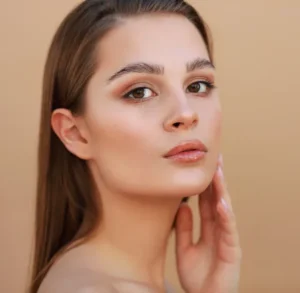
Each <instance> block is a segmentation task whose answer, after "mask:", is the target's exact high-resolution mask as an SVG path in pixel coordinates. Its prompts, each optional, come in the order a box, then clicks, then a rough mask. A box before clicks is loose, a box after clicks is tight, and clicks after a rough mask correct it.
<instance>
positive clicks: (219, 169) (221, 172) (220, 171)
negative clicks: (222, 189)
mask: <svg viewBox="0 0 300 293" xmlns="http://www.w3.org/2000/svg"><path fill="white" fill-rule="evenodd" d="M218 172H219V175H220V177H221V178H223V177H224V175H223V170H222V167H221V166H219V167H218Z"/></svg>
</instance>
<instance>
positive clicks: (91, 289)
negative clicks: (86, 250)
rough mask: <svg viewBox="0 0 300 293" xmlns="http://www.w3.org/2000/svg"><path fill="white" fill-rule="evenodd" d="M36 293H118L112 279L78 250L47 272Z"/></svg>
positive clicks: (64, 257)
mask: <svg viewBox="0 0 300 293" xmlns="http://www.w3.org/2000/svg"><path fill="white" fill-rule="evenodd" d="M38 293H119V291H118V290H117V289H116V287H115V286H114V282H113V279H112V278H110V277H109V276H108V275H106V274H105V273H104V272H102V271H100V270H98V269H97V268H95V267H94V266H93V264H92V263H91V261H89V260H87V258H86V257H84V255H80V252H79V251H78V250H74V252H73V251H70V252H68V253H66V254H65V255H64V256H63V257H62V258H61V259H60V260H59V261H57V262H56V263H55V264H54V265H53V266H52V267H51V268H50V270H49V272H48V273H47V275H46V277H45V278H44V280H43V282H42V284H41V286H40V288H39V290H38Z"/></svg>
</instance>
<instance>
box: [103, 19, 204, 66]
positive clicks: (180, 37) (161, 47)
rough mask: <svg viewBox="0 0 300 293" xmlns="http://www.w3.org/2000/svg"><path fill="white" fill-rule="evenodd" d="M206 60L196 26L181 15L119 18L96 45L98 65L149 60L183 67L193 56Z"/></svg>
mask: <svg viewBox="0 0 300 293" xmlns="http://www.w3.org/2000/svg"><path fill="white" fill-rule="evenodd" d="M198 57H201V58H206V59H209V56H208V52H207V50H206V47H205V44H204V41H203V39H202V37H201V35H200V33H199V32H198V30H197V28H196V27H195V26H194V25H193V24H192V23H191V22H190V21H189V20H188V19H187V18H185V17H184V16H181V15H175V14H148V15H147V14H146V15H141V16H137V17H132V18H128V19H124V20H122V22H121V24H119V25H118V26H116V27H115V28H114V29H112V30H111V31H110V32H108V33H107V34H106V35H105V37H104V38H103V39H102V40H101V42H100V44H99V51H98V58H99V64H101V67H102V68H106V69H108V70H109V69H110V68H114V69H117V68H119V67H121V66H124V65H125V64H128V63H133V62H141V61H142V62H150V63H156V64H161V65H163V66H164V67H165V68H166V71H167V70H168V68H172V67H173V68H174V67H176V66H178V67H183V68H184V69H185V64H186V62H187V61H190V60H192V59H194V58H198Z"/></svg>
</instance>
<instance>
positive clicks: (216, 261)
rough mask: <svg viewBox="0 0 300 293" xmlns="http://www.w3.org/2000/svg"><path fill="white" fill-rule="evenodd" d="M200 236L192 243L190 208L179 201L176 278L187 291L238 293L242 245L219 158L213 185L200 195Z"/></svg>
mask: <svg viewBox="0 0 300 293" xmlns="http://www.w3.org/2000/svg"><path fill="white" fill-rule="evenodd" d="M199 212H200V218H201V237H200V239H199V240H198V242H197V243H193V234H192V232H193V231H192V230H193V218H192V211H191V209H190V207H189V206H188V205H187V204H186V203H184V204H181V206H180V208H179V211H178V214H177V219H176V258H177V270H178V274H179V279H180V282H181V285H182V287H183V289H184V290H185V291H186V292H187V293H237V292H238V284H239V274H240V262H241V248H240V244H239V236H238V231H237V227H236V223H235V217H234V214H233V211H232V205H231V200H230V197H229V193H228V191H227V188H226V184H225V180H224V175H223V160H222V158H221V157H220V159H219V162H218V170H217V171H216V173H215V175H214V177H213V181H212V184H211V185H210V186H209V187H208V188H207V189H206V190H205V191H204V192H203V193H202V194H200V195H199Z"/></svg>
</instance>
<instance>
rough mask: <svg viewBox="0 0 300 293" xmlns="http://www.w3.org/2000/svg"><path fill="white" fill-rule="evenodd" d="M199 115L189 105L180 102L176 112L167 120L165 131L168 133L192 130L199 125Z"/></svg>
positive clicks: (185, 101)
mask: <svg viewBox="0 0 300 293" xmlns="http://www.w3.org/2000/svg"><path fill="white" fill-rule="evenodd" d="M198 122H199V115H198V113H197V112H196V111H195V110H193V109H192V108H191V107H190V106H189V105H188V103H187V99H186V98H185V100H184V101H179V103H178V106H177V108H176V110H175V111H174V112H173V113H172V114H171V115H170V116H169V117H168V118H167V119H166V120H165V122H164V129H165V130H166V131H168V132H175V131H182V130H190V129H193V128H194V127H196V126H197V125H198Z"/></svg>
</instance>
